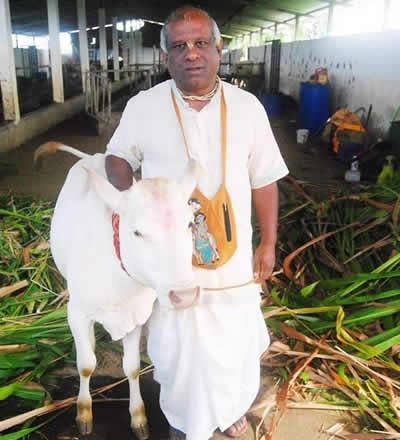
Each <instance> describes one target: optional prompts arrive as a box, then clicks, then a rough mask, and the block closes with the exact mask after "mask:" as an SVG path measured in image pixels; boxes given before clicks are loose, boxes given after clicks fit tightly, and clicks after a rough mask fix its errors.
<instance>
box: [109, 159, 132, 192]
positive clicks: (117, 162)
mask: <svg viewBox="0 0 400 440" xmlns="http://www.w3.org/2000/svg"><path fill="white" fill-rule="evenodd" d="M105 166H106V174H107V177H108V180H109V181H110V183H111V184H112V185H114V186H115V188H117V189H119V190H120V191H125V190H126V189H129V188H130V187H131V186H132V182H133V171H132V168H131V166H130V165H129V163H128V162H127V161H126V160H124V159H121V158H119V157H117V156H113V155H112V154H111V155H109V156H106V165H105Z"/></svg>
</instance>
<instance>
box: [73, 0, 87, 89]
mask: <svg viewBox="0 0 400 440" xmlns="http://www.w3.org/2000/svg"><path fill="white" fill-rule="evenodd" d="M76 7H77V10H78V26H79V56H80V59H81V72H82V87H83V92H86V85H87V84H86V75H87V72H89V49H88V37H87V31H86V28H87V23H86V0H76Z"/></svg>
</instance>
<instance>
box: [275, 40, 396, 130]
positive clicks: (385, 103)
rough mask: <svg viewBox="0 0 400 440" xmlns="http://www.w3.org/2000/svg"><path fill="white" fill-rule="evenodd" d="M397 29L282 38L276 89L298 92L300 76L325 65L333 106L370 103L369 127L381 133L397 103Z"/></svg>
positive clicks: (294, 95) (386, 127) (386, 126)
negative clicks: (289, 40) (285, 40)
mask: <svg viewBox="0 0 400 440" xmlns="http://www.w3.org/2000/svg"><path fill="white" fill-rule="evenodd" d="M399 40H400V32H399V31H387V32H379V33H370V34H360V35H352V36H345V37H334V38H323V39H320V40H310V41H298V42H294V43H285V44H282V51H281V75H280V90H281V91H282V92H283V93H285V94H289V95H291V96H293V97H294V98H296V99H297V98H298V96H299V90H300V82H301V81H303V80H306V79H308V78H309V76H310V75H311V74H312V73H313V72H314V71H315V69H316V68H318V67H327V68H328V75H329V80H330V83H331V87H332V92H333V93H332V102H331V106H332V110H335V109H337V108H341V107H344V106H347V107H349V108H350V109H351V110H353V111H354V110H356V109H357V108H359V107H365V108H366V110H368V107H369V105H370V104H372V105H373V113H372V115H371V120H370V128H371V129H373V131H375V132H377V133H379V134H380V133H385V132H386V131H387V129H388V127H389V124H390V121H391V120H392V118H393V115H394V112H395V110H396V108H397V107H398V106H399V105H400V81H399V76H400V49H399V46H398V42H399Z"/></svg>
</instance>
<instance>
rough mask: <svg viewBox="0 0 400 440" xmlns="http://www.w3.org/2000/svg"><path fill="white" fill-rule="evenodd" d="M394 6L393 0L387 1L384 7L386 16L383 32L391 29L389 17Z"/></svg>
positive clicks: (384, 17)
mask: <svg viewBox="0 0 400 440" xmlns="http://www.w3.org/2000/svg"><path fill="white" fill-rule="evenodd" d="M391 6H392V0H385V6H384V8H385V9H384V16H383V30H386V29H388V28H389V17H390V10H391Z"/></svg>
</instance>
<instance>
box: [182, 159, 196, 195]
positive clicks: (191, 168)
mask: <svg viewBox="0 0 400 440" xmlns="http://www.w3.org/2000/svg"><path fill="white" fill-rule="evenodd" d="M198 172H199V165H198V163H197V162H196V161H195V160H194V159H190V160H189V162H188V165H187V167H186V171H185V175H184V176H183V180H182V186H183V191H184V194H185V199H186V200H189V199H190V197H191V195H192V193H193V191H194V189H195V187H196V184H197V175H198Z"/></svg>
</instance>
